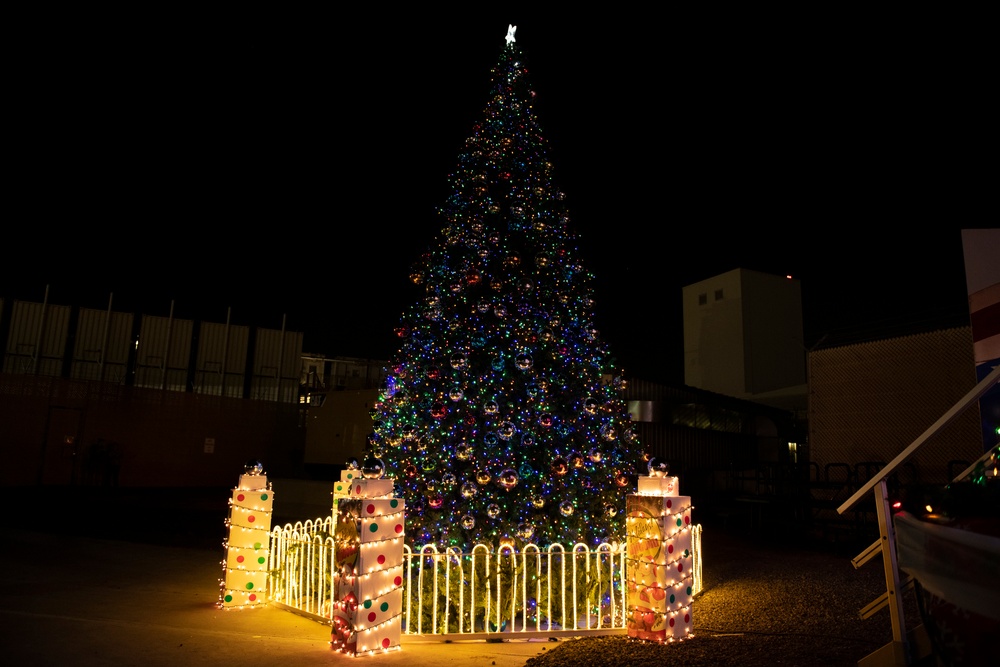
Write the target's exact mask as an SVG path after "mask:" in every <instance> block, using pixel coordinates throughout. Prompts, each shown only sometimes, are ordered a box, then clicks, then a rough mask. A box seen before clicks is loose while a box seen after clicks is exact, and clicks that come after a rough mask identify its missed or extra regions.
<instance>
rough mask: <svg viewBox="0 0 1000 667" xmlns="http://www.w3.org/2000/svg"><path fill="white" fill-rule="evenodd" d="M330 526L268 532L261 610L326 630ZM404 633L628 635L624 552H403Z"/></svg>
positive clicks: (617, 546) (697, 556)
mask: <svg viewBox="0 0 1000 667" xmlns="http://www.w3.org/2000/svg"><path fill="white" fill-rule="evenodd" d="M333 528H334V524H333V517H320V518H317V519H315V520H311V521H305V522H297V523H295V524H285V525H284V526H279V527H275V528H273V529H272V531H271V533H270V535H271V544H270V557H269V576H268V579H267V581H268V601H269V602H270V603H272V604H275V605H277V606H280V607H283V608H286V609H288V610H289V611H294V612H296V613H300V614H303V615H306V616H308V617H311V618H314V619H315V620H318V621H321V622H324V623H332V619H333V616H334V601H335V600H336V591H337V583H338V577H339V573H338V572H337V568H336V566H335V565H334V563H335V551H336V550H335V542H334V536H333V535H334V533H333ZM691 532H692V539H691V544H692V554H691V555H692V563H693V572H692V578H693V594H694V595H697V594H698V593H700V592H701V588H702V578H701V577H702V573H701V526H700V525H694V526H692V527H691ZM403 566H404V567H403V572H404V591H403V595H404V597H403V609H402V616H401V617H402V633H403V635H404V636H409V635H433V636H435V637H440V638H441V639H458V638H461V639H480V638H487V637H489V636H496V634H497V633H510V634H516V635H517V636H521V637H534V636H546V637H548V636H553V635H558V634H560V633H566V634H572V635H586V634H614V633H618V632H622V631H624V630H625V627H626V626H625V623H626V614H627V610H626V604H625V599H626V596H625V582H626V568H627V566H628V560H627V558H626V549H625V544H624V543H614V544H611V543H604V544H601V545H599V546H598V547H597V548H595V549H590V548H589V547H587V545H585V544H577V545H575V546H574V547H573V548H571V549H568V550H567V549H566V548H565V547H564V546H563V545H560V544H554V545H551V546H549V547H548V548H545V549H542V548H540V547H538V546H536V545H534V544H529V545H526V546H525V547H524V549H523V551H521V552H516V551H514V550H513V549H512V548H510V547H502V548H501V549H500V550H499V551H497V552H493V551H491V550H490V548H489V547H487V546H486V545H483V544H478V545H476V546H475V547H474V548H473V549H472V551H471V552H469V553H462V552H460V551H458V550H455V549H447V550H445V551H443V552H439V551H438V550H437V548H436V547H435V546H433V545H427V546H425V547H423V548H422V550H421V551H420V552H419V553H414V552H413V551H412V550H411V549H410V548H409V547H408V546H404V557H403Z"/></svg>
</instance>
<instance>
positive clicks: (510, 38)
mask: <svg viewBox="0 0 1000 667" xmlns="http://www.w3.org/2000/svg"><path fill="white" fill-rule="evenodd" d="M515 30H517V26H516V25H511V24H509V23H508V24H507V43H508V44H510V43H512V42H513V41H514V31H515Z"/></svg>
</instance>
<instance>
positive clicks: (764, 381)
mask: <svg viewBox="0 0 1000 667" xmlns="http://www.w3.org/2000/svg"><path fill="white" fill-rule="evenodd" d="M682 312H683V317H684V384H686V385H688V386H690V387H696V388H699V389H704V390H707V391H711V392H715V393H718V394H724V395H726V396H732V397H734V398H739V399H743V400H747V401H753V402H756V403H761V404H764V405H768V406H771V407H776V408H781V409H785V410H790V411H792V412H795V413H796V414H798V415H802V416H804V414H805V411H806V403H807V396H808V388H807V385H806V352H807V350H806V347H805V343H804V340H803V332H802V290H801V285H800V283H799V281H798V280H797V279H794V278H792V277H790V276H775V275H771V274H767V273H761V272H758V271H751V270H748V269H734V270H732V271H729V272H727V273H723V274H720V275H717V276H713V277H711V278H708V279H706V280H702V281H700V282H697V283H694V284H693V285H688V286H686V287H684V288H683V289H682Z"/></svg>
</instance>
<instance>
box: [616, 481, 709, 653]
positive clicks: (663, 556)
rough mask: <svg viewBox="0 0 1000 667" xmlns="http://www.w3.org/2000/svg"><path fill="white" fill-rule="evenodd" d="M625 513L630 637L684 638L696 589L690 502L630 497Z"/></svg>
mask: <svg viewBox="0 0 1000 667" xmlns="http://www.w3.org/2000/svg"><path fill="white" fill-rule="evenodd" d="M641 479H643V478H640V481H641ZM649 479H654V480H657V482H662V481H663V480H664V479H669V478H662V477H659V478H657V477H651V478H649ZM646 488H647V489H648V488H649V487H648V486H647V487H646ZM674 488H676V483H675V485H674ZM625 509H626V515H627V520H626V531H627V543H626V546H627V552H628V566H627V574H626V601H627V606H628V615H627V624H626V625H627V632H628V635H629V636H630V637H636V638H639V639H646V640H651V641H659V642H666V641H676V640H682V639H685V638H687V637H688V636H690V634H691V627H692V625H691V598H692V595H693V586H694V583H693V576H692V574H693V572H692V566H693V554H692V550H691V546H692V536H691V498H690V496H678V495H672V496H671V495H659V494H658V495H639V494H636V495H629V496H628V497H627V498H626V502H625Z"/></svg>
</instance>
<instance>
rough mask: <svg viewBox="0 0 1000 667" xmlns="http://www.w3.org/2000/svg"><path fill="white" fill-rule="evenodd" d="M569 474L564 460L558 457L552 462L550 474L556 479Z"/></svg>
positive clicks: (567, 464) (567, 465)
mask: <svg viewBox="0 0 1000 667" xmlns="http://www.w3.org/2000/svg"><path fill="white" fill-rule="evenodd" d="M568 472H569V463H567V462H566V459H564V458H562V457H560V458H557V459H555V460H554V461H552V474H553V475H556V476H557V477H562V476H563V475H565V474H566V473H568Z"/></svg>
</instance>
